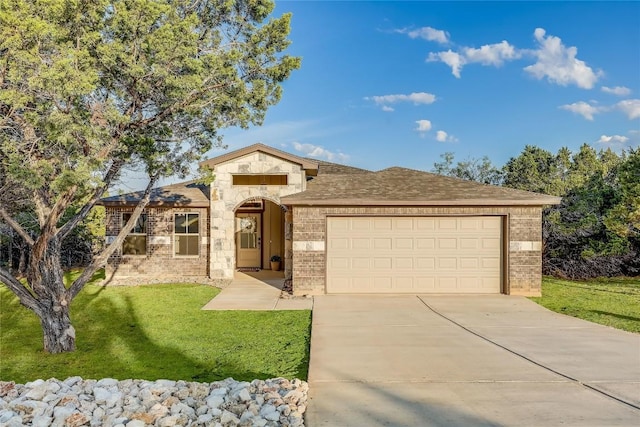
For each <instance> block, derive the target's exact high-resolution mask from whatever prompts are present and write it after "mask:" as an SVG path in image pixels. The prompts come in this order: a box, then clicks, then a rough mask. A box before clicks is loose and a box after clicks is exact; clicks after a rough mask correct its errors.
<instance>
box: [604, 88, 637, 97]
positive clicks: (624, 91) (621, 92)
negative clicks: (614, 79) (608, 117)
mask: <svg viewBox="0 0 640 427" xmlns="http://www.w3.org/2000/svg"><path fill="white" fill-rule="evenodd" d="M600 90H602V91H603V92H605V93H610V94H612V95H618V96H627V95H629V94H630V93H631V89H629V88H628V87H624V86H616V87H607V86H602V87H601V88H600Z"/></svg>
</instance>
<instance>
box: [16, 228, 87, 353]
mask: <svg viewBox="0 0 640 427" xmlns="http://www.w3.org/2000/svg"><path fill="white" fill-rule="evenodd" d="M44 235H46V233H45V232H43V233H42V236H44ZM60 250H61V247H60V241H59V239H58V237H57V236H55V235H54V236H53V237H52V236H51V235H49V238H48V239H44V238H40V239H38V240H37V241H36V243H35V245H34V246H33V250H32V253H31V257H30V259H29V266H28V267H27V281H28V283H29V284H30V285H31V289H32V290H33V292H34V293H35V294H36V296H37V300H38V305H37V309H36V310H34V311H35V313H36V314H37V315H38V317H39V318H40V324H41V326H42V332H43V334H44V350H45V351H46V352H48V353H64V352H68V351H74V350H75V349H76V332H75V329H74V328H73V326H72V325H71V317H70V315H69V309H70V305H71V298H69V296H68V293H67V289H66V288H65V286H64V281H63V271H62V267H61V265H60V255H61V254H60Z"/></svg>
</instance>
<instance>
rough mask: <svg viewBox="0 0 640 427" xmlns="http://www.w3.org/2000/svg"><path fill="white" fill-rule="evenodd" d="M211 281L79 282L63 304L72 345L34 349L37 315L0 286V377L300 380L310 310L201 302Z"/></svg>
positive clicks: (38, 338) (209, 294) (211, 291)
mask: <svg viewBox="0 0 640 427" xmlns="http://www.w3.org/2000/svg"><path fill="white" fill-rule="evenodd" d="M218 292H219V290H218V289H216V288H213V287H209V286H202V285H193V284H167V285H147V286H136V287H109V286H107V287H105V288H102V287H99V286H96V285H87V287H86V288H85V289H84V290H83V291H82V292H81V293H80V295H78V297H77V298H76V299H75V300H74V301H73V303H72V306H71V312H72V322H73V325H74V327H75V328H76V335H77V348H78V349H77V351H76V352H74V353H71V354H59V355H50V354H46V353H44V352H43V350H42V332H41V328H40V323H39V321H38V318H37V317H36V316H35V315H34V314H32V313H31V312H30V311H29V310H27V309H25V308H24V307H22V306H21V305H20V304H19V303H18V300H17V298H16V297H15V296H14V295H13V294H12V293H11V292H10V291H9V290H8V289H7V288H6V287H5V286H4V285H0V380H4V381H16V382H20V383H23V382H26V381H31V380H34V379H37V378H43V379H47V378H51V377H56V378H59V379H64V378H67V377H70V376H75V375H79V376H82V377H83V378H105V377H111V378H116V379H126V378H137V379H148V380H155V379H159V378H165V379H173V380H187V381H201V382H211V381H216V380H220V379H224V378H228V377H233V378H234V379H236V380H253V379H256V378H260V379H265V378H274V377H285V378H300V379H306V377H307V368H308V362H309V340H310V333H311V312H310V311H308V310H306V311H260V312H258V311H202V310H200V308H201V307H202V306H203V305H205V303H207V301H209V300H210V299H211V298H213V297H214V296H215V295H217V294H218Z"/></svg>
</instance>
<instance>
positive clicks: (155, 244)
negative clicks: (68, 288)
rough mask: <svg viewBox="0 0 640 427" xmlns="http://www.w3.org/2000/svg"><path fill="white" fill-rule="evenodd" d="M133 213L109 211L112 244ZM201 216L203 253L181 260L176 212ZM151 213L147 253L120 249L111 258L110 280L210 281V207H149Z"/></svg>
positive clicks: (120, 209) (107, 232)
mask: <svg viewBox="0 0 640 427" xmlns="http://www.w3.org/2000/svg"><path fill="white" fill-rule="evenodd" d="M124 212H133V208H127V207H123V208H113V207H107V208H106V236H107V237H106V238H107V243H110V241H111V240H113V239H114V236H117V235H118V233H119V232H120V230H121V227H122V225H124V224H123V222H122V213H124ZM184 212H188V213H198V214H199V215H200V218H199V229H200V251H199V252H200V253H199V255H198V256H190V257H181V256H175V255H174V235H173V232H174V218H173V215H174V213H184ZM144 213H146V214H147V230H146V234H147V254H146V256H127V255H123V254H122V249H121V248H118V249H117V250H116V251H115V252H114V254H113V255H112V256H111V257H110V258H109V260H108V263H107V266H106V277H107V280H111V281H112V282H115V283H118V282H123V283H124V282H126V283H132V281H133V282H135V281H137V282H138V283H151V282H158V281H162V280H165V279H166V280H167V281H176V280H183V281H189V282H192V281H194V279H202V280H198V281H204V282H206V281H207V280H206V279H207V278H208V276H209V274H208V269H209V261H208V259H209V256H208V254H209V233H208V230H209V217H208V209H206V208H176V209H172V208H148V209H145V210H144Z"/></svg>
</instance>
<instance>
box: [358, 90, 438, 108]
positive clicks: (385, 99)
mask: <svg viewBox="0 0 640 427" xmlns="http://www.w3.org/2000/svg"><path fill="white" fill-rule="evenodd" d="M364 99H365V100H367V101H373V102H374V103H375V104H376V105H379V106H381V107H382V110H383V111H394V109H393V108H392V107H390V106H389V104H395V103H398V102H411V103H413V105H421V104H433V103H434V102H435V101H436V96H435V95H434V94H432V93H427V92H413V93H410V94H408V95H403V94H396V95H375V96H368V97H365V98H364Z"/></svg>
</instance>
